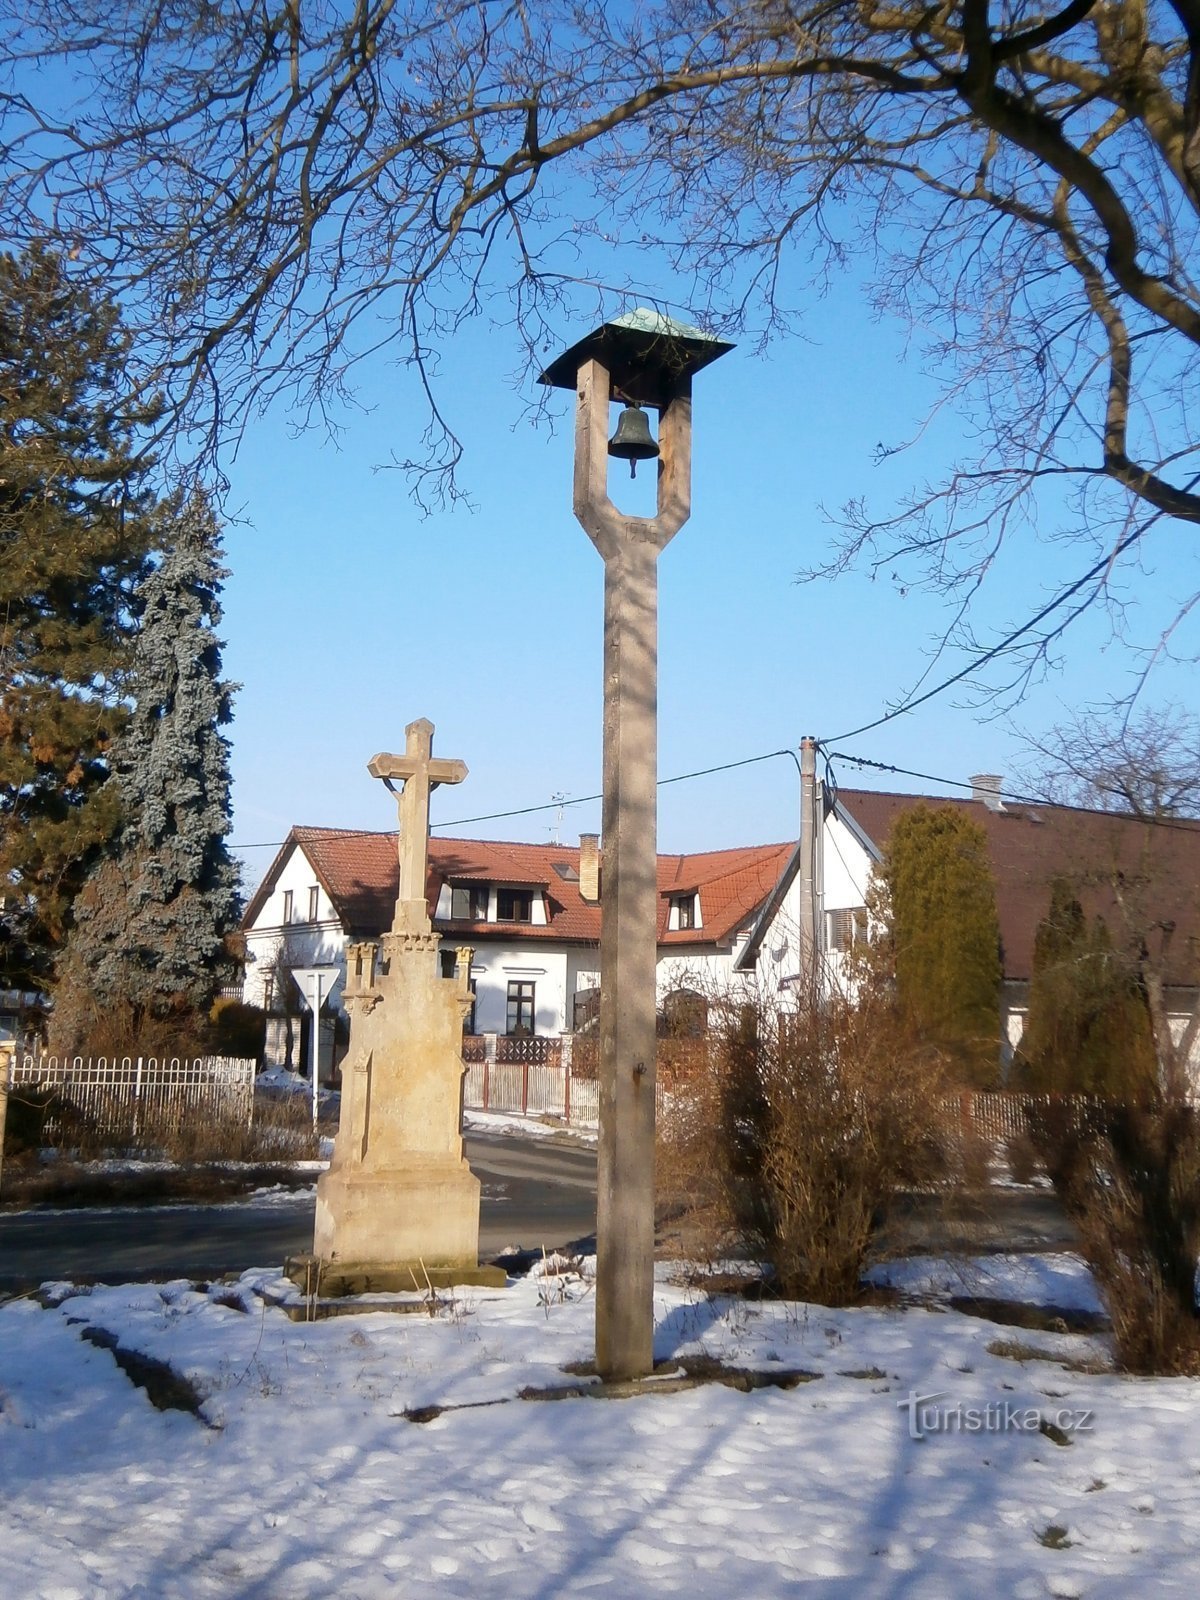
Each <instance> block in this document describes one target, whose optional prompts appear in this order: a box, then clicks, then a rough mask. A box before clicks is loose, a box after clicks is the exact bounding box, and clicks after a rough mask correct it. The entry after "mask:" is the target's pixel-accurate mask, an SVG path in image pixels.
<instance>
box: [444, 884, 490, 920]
mask: <svg viewBox="0 0 1200 1600" xmlns="http://www.w3.org/2000/svg"><path fill="white" fill-rule="evenodd" d="M450 915H451V917H452V918H453V920H454V921H455V922H486V921H487V919H488V886H487V884H486V883H456V884H453V885H452V886H451V889H450Z"/></svg>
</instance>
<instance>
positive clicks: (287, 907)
mask: <svg viewBox="0 0 1200 1600" xmlns="http://www.w3.org/2000/svg"><path fill="white" fill-rule="evenodd" d="M283 920H284V921H285V922H290V921H291V920H292V891H291V890H290V889H285V890H284V891H283Z"/></svg>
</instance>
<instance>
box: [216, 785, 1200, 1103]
mask: <svg viewBox="0 0 1200 1600" xmlns="http://www.w3.org/2000/svg"><path fill="white" fill-rule="evenodd" d="M973 784H974V788H973V792H972V796H971V798H970V799H963V800H946V799H944V798H943V797H940V796H930V795H918V794H889V793H881V792H878V791H875V790H865V789H836V790H834V789H831V788H828V787H825V786H822V785H819V784H818V785H817V786H816V788H815V792H814V796H813V804H812V816H813V828H812V874H811V876H812V887H811V895H806V894H804V893H802V871H801V864H802V862H803V861H804V860H805V859H806V853H805V848H803V847H802V846H801V845H800V844H795V843H785V844H770V845H754V846H746V847H742V848H738V849H731V850H714V851H707V852H704V853H702V854H696V855H677V856H676V855H660V856H659V858H658V892H659V902H658V917H659V921H658V1002H659V1006H660V1009H661V1010H662V1012H663V1013H664V1016H668V1017H669V1016H671V1014H672V1013H674V1012H678V1013H684V1014H686V1015H687V1016H688V1017H694V1015H695V1014H696V1012H697V1010H702V1008H703V1001H704V997H705V996H707V995H709V994H711V993H713V992H715V991H719V990H720V989H722V988H724V987H726V986H728V985H731V984H732V985H735V986H736V985H739V984H743V983H745V984H747V985H750V984H753V986H754V987H755V988H756V990H757V992H758V993H759V994H760V995H766V996H774V997H776V1000H777V1003H778V1005H779V1007H780V1008H781V1009H787V1008H788V1006H789V1005H790V1004H791V1003H793V1000H794V996H795V994H796V991H797V987H798V985H799V983H800V981H801V973H802V971H803V966H804V963H803V959H802V950H803V948H804V945H805V938H806V930H807V938H808V939H809V940H811V944H812V947H813V948H815V950H816V952H817V954H818V957H819V966H820V968H821V970H823V971H825V972H828V973H830V974H831V975H832V977H833V979H834V981H836V980H837V976H838V972H839V968H840V966H841V964H842V961H843V959H844V956H845V952H846V951H847V949H848V948H849V947H850V946H851V945H852V944H853V942H854V941H855V940H857V939H860V938H863V937H865V935H866V933H867V917H866V900H867V883H868V880H869V877H870V873H871V868H872V867H873V865H874V864H875V862H876V861H878V860H879V858H880V855H881V853H882V850H883V847H884V844H885V843H886V840H887V837H888V833H889V831H890V829H891V827H892V824H893V822H894V821H895V820H896V818H897V817H898V816H900V815H901V814H902V813H903V812H904V811H905V810H907V809H909V808H911V807H912V806H915V805H919V804H921V803H926V804H931V805H954V806H959V807H962V808H964V809H965V810H966V811H967V812H968V813H969V814H970V815H971V816H972V817H974V818H975V819H976V820H977V821H979V822H980V823H981V824H982V825H983V828H984V832H985V834H986V837H987V841H988V848H989V853H990V857H991V864H992V869H993V872H994V874H995V878H996V891H997V910H998V912H999V919H1000V935H1001V957H1002V969H1003V986H1002V1014H1001V1016H1000V1018H998V1037H999V1038H1000V1040H1001V1041H1002V1044H1003V1048H1004V1049H1005V1051H1006V1052H1011V1049H1012V1047H1013V1046H1014V1045H1015V1044H1016V1043H1017V1042H1018V1041H1019V1039H1020V1036H1021V1030H1022V1028H1023V1026H1024V1019H1025V1014H1026V1011H1027V1008H1028V992H1029V978H1030V968H1031V965H1032V957H1033V942H1034V935H1035V933H1036V931H1037V927H1038V924H1039V922H1040V921H1041V920H1042V918H1043V917H1044V916H1045V914H1046V911H1047V910H1048V908H1049V903H1050V889H1051V885H1052V883H1053V881H1054V879H1055V878H1056V877H1066V878H1068V879H1070V880H1071V881H1072V882H1074V883H1075V884H1076V885H1078V892H1079V895H1080V899H1081V900H1082V901H1083V904H1084V907H1085V910H1087V912H1088V913H1089V915H1091V914H1095V913H1100V914H1102V915H1104V916H1105V918H1106V920H1107V922H1108V924H1109V928H1110V931H1111V932H1112V934H1113V937H1114V940H1118V941H1119V940H1120V939H1121V937H1122V936H1123V935H1122V922H1121V914H1120V908H1119V907H1118V906H1117V905H1116V904H1115V902H1114V896H1113V889H1112V884H1113V881H1114V879H1115V878H1116V877H1117V875H1118V874H1124V880H1123V881H1124V882H1125V883H1126V885H1127V886H1128V887H1129V889H1130V891H1131V893H1132V892H1133V891H1134V890H1135V889H1136V892H1137V893H1138V894H1139V895H1140V896H1141V897H1142V900H1143V902H1144V901H1145V900H1146V898H1147V897H1148V896H1149V897H1151V898H1152V902H1153V925H1152V926H1151V927H1150V928H1148V930H1147V933H1148V936H1149V937H1152V938H1155V939H1157V940H1159V941H1162V942H1163V943H1162V945H1161V948H1162V949H1163V950H1164V951H1165V956H1164V961H1163V964H1164V967H1165V971H1166V977H1167V991H1166V1002H1167V1009H1168V1011H1169V1012H1170V1014H1171V1020H1172V1027H1173V1030H1174V1032H1175V1035H1176V1038H1177V1039H1178V1038H1179V1037H1181V1036H1182V1034H1183V1033H1184V1031H1185V1030H1186V1029H1187V1028H1188V1026H1189V1023H1190V1019H1191V1018H1192V1016H1193V1015H1194V1014H1195V1011H1196V1007H1197V1003H1198V1002H1200V822H1186V821H1183V820H1181V819H1172V820H1171V822H1170V824H1169V825H1168V826H1155V825H1153V824H1148V823H1144V822H1141V821H1139V820H1138V819H1136V818H1132V817H1125V816H1117V815H1113V814H1111V813H1106V812H1098V811H1083V810H1078V809H1075V808H1071V807H1064V806H1047V805H1032V804H1028V803H1025V802H1020V803H1017V802H1013V801H1007V800H1004V799H1002V797H1001V794H1000V787H999V779H995V778H979V779H975V780H973ZM397 878H398V863H397V853H396V835H395V834H394V833H361V832H353V831H350V830H346V829H339V828H293V829H292V831H291V832H290V833H289V835H288V838H287V840H286V841H285V843H284V845H283V847H282V848H281V849H280V851H279V854H278V855H277V856H276V858H275V860H274V861H273V862H272V864H271V867H270V870H269V871H268V872H267V875H266V877H265V878H264V879H263V882H262V883H261V884H260V886H259V888H258V890H257V891H256V893H255V895H254V897H253V898H252V900H251V902H250V904H249V906H248V908H247V911H246V915H245V918H244V920H243V928H244V931H245V936H246V981H245V997H246V999H247V1000H248V1001H251V1002H252V1003H255V1004H260V1005H264V1006H265V1007H266V1009H267V1010H268V1011H269V1012H270V1011H278V1010H279V1006H278V1000H279V995H278V993H273V992H272V987H273V985H275V986H277V985H278V984H279V982H280V981H281V975H282V980H286V981H289V982H290V979H288V977H287V974H288V970H289V968H294V967H307V966H316V965H332V966H336V967H343V966H344V951H345V947H346V944H347V942H349V941H350V940H353V939H363V938H378V937H379V935H380V934H381V933H383V932H384V931H385V930H386V929H387V928H388V927H389V926H390V924H391V918H392V913H393V908H394V904H395V898H396V886H397ZM426 892H427V899H428V905H429V913H430V917H431V918H432V920H433V925H434V928H435V929H436V930H437V931H438V933H440V935H441V949H442V960H443V962H444V963H445V968H446V971H447V972H449V971H451V970H453V965H454V961H455V952H456V950H457V949H458V948H459V947H461V946H469V947H470V948H471V949H472V951H473V952H474V954H473V957H472V961H471V983H472V987H473V989H474V991H475V995H476V1002H475V1008H474V1012H473V1014H472V1015H471V1017H469V1018H468V1023H467V1031H468V1032H469V1033H475V1034H496V1035H499V1036H501V1037H505V1036H507V1037H509V1038H513V1037H517V1038H525V1037H536V1038H546V1037H551V1038H556V1037H558V1036H560V1035H561V1034H563V1033H570V1032H574V1031H577V1030H579V1029H580V1028H586V1027H587V1026H588V1025H589V1024H590V1023H591V1021H592V1020H593V1019H594V1017H595V1014H596V1006H597V1001H598V990H599V981H600V897H601V894H602V892H603V883H602V873H601V870H600V851H599V849H598V841H597V839H596V837H595V836H594V835H586V834H585V835H584V836H583V838H582V839H581V840H580V845H579V847H578V848H572V847H569V846H566V845H555V844H546V845H535V844H515V843H501V842H497V841H491V840H479V839H439V838H432V839H430V841H429V877H428V882H427V886H426ZM806 907H807V908H808V909H807V910H806ZM336 996H337V991H336V990H335V992H334V1002H335V1005H334V1008H331V1010H333V1009H335V1008H336ZM282 1031H283V1030H282V1028H281V1027H280V1026H279V1025H274V1026H273V1027H272V1028H271V1029H270V1030H269V1038H268V1055H269V1058H270V1059H271V1060H278V1059H280V1058H281V1056H282V1048H283V1046H282ZM1194 1032H1195V1033H1200V1029H1197V1030H1194ZM337 1034H338V1023H337V1018H336V1015H330V1016H327V1018H326V1020H325V1023H324V1031H323V1037H322V1049H321V1062H322V1071H323V1072H324V1071H326V1070H327V1065H328V1063H330V1062H331V1061H332V1060H333V1059H334V1057H335V1054H336V1052H337V1049H338V1039H337ZM302 1059H303V1060H305V1061H307V1059H308V1046H307V1042H305V1044H304V1046H303V1049H302ZM1192 1059H1193V1061H1194V1062H1195V1063H1196V1065H1197V1066H1198V1067H1200V1037H1197V1038H1194V1043H1193V1054H1192Z"/></svg>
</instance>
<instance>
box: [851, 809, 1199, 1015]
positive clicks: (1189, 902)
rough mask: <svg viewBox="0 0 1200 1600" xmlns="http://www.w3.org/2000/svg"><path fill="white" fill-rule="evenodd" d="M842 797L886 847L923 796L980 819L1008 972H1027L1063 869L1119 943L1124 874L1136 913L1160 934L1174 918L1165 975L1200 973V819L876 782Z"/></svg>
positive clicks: (1185, 979)
mask: <svg viewBox="0 0 1200 1600" xmlns="http://www.w3.org/2000/svg"><path fill="white" fill-rule="evenodd" d="M838 801H839V803H840V804H841V805H842V806H843V807H844V808H845V810H846V811H847V812H848V813H849V814H850V816H851V817H853V819H854V820H855V822H856V823H857V824H858V826H859V827H860V828H861V829H862V831H863V832H864V833H865V834H866V835H867V836H868V837H869V838H870V839H872V840H873V841H874V842H875V843H876V844H877V845H879V846H880V847H882V846H884V845H885V844H886V842H887V837H888V834H889V832H890V831H891V828H892V825H893V824H894V822H895V820H896V818H897V817H898V816H900V815H901V814H902V813H903V812H905V811H908V810H911V808H912V807H913V806H915V805H920V804H922V803H924V804H926V805H930V806H942V805H951V806H954V807H955V809H956V810H961V811H964V812H966V813H967V814H968V815H969V816H970V817H971V818H972V819H973V820H974V821H976V822H978V823H981V824H982V826H983V828H984V831H985V832H986V834H987V839H988V850H989V853H990V855H991V861H992V871H993V872H994V873H995V876H996V908H997V911H998V912H999V916H1000V939H1001V943H1002V946H1003V954H1004V975H1005V977H1006V978H1009V979H1012V980H1015V981H1018V982H1021V981H1025V980H1027V979H1028V977H1029V971H1030V966H1031V964H1032V958H1033V940H1034V935H1035V933H1036V932H1037V926H1038V923H1039V922H1040V921H1041V920H1042V918H1043V917H1044V916H1045V915H1046V912H1047V910H1048V909H1049V905H1050V885H1051V883H1052V881H1053V879H1054V878H1055V877H1056V876H1061V877H1065V878H1068V879H1070V880H1071V881H1072V883H1073V884H1075V885H1077V886H1078V888H1077V892H1078V894H1079V899H1080V901H1081V903H1082V905H1083V907H1084V909H1085V911H1087V913H1088V914H1089V915H1090V916H1095V915H1097V914H1098V915H1100V916H1103V917H1104V919H1105V921H1106V923H1107V924H1108V929H1109V932H1110V934H1111V935H1112V939H1113V943H1114V944H1115V945H1117V946H1118V947H1119V946H1120V945H1121V944H1122V943H1123V942H1124V941H1125V938H1126V936H1127V935H1126V928H1127V924H1126V923H1125V922H1124V921H1123V919H1122V913H1121V909H1120V907H1119V906H1118V904H1117V902H1116V899H1115V897H1114V893H1113V887H1112V885H1113V881H1114V878H1115V876H1116V874H1117V873H1121V874H1123V878H1124V890H1125V895H1126V902H1127V904H1128V905H1129V906H1130V908H1131V911H1132V913H1133V917H1132V921H1135V922H1140V923H1141V924H1142V925H1143V926H1145V927H1146V928H1147V929H1148V930H1149V931H1150V933H1151V935H1152V936H1153V937H1156V938H1161V932H1159V931H1157V929H1158V925H1161V924H1167V923H1173V924H1174V931H1173V933H1172V935H1171V939H1170V944H1169V947H1168V965H1167V977H1168V981H1169V982H1171V983H1174V984H1179V985H1192V984H1195V983H1197V982H1198V981H1200V822H1188V821H1184V820H1182V819H1174V818H1173V819H1168V820H1165V821H1163V822H1161V823H1152V822H1142V821H1139V820H1138V818H1136V817H1129V816H1120V815H1116V814H1114V813H1111V812H1105V811H1083V810H1079V809H1076V808H1074V807H1069V806H1048V805H1046V806H1043V805H1028V804H1025V803H1023V802H1021V803H1018V802H1015V801H1014V802H1009V801H1006V802H1005V804H1004V808H1003V810H1001V811H993V810H991V809H990V808H989V807H988V806H986V805H984V804H983V803H982V802H980V801H978V800H946V799H944V798H941V797H936V796H931V795H918V794H882V793H878V792H876V791H874V790H870V789H839V790H838Z"/></svg>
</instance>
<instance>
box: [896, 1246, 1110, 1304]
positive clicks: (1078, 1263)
mask: <svg viewBox="0 0 1200 1600" xmlns="http://www.w3.org/2000/svg"><path fill="white" fill-rule="evenodd" d="M867 1281H868V1282H869V1283H875V1284H881V1285H887V1286H889V1287H891V1288H893V1289H899V1290H901V1291H902V1292H903V1293H905V1294H910V1295H913V1296H919V1297H920V1298H922V1299H934V1300H945V1299H949V1298H950V1297H951V1296H958V1295H970V1296H974V1297H980V1298H985V1299H992V1300H1013V1301H1016V1302H1017V1303H1019V1304H1021V1305H1031V1306H1052V1307H1054V1308H1055V1309H1056V1310H1060V1311H1095V1312H1099V1311H1102V1310H1103V1309H1104V1307H1103V1304H1102V1302H1101V1299H1100V1292H1099V1290H1098V1289H1097V1288H1096V1283H1095V1280H1094V1279H1093V1277H1092V1274H1091V1270H1090V1269H1089V1267H1088V1264H1087V1262H1086V1261H1084V1259H1083V1257H1082V1256H1079V1255H1076V1254H1075V1253H1074V1252H1073V1251H1067V1250H1063V1251H1057V1252H1052V1253H1049V1254H1045V1255H1021V1254H1016V1253H1013V1254H1006V1255H985V1256H963V1257H962V1258H961V1259H950V1260H943V1259H942V1258H940V1257H935V1256H908V1257H905V1258H904V1259H902V1260H899V1261H884V1262H881V1263H879V1264H878V1265H877V1266H874V1267H872V1268H871V1269H870V1270H869V1271H868V1273H867Z"/></svg>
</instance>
